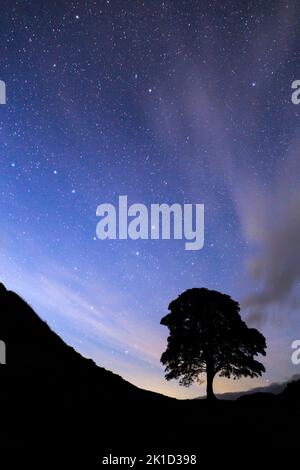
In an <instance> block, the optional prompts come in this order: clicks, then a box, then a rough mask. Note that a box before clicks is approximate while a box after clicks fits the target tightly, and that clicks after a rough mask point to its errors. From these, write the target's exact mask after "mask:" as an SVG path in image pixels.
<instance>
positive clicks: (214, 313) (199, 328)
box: [160, 288, 266, 399]
mask: <svg viewBox="0 0 300 470" xmlns="http://www.w3.org/2000/svg"><path fill="white" fill-rule="evenodd" d="M169 310H170V313H168V314H167V315H166V316H165V317H163V318H162V319H161V322H160V323H161V324H162V325H165V326H167V327H168V328H169V330H170V334H169V337H168V345H167V349H166V351H165V352H164V353H163V354H162V356H161V362H162V364H163V365H165V366H166V368H165V372H166V375H165V377H166V379H167V380H171V379H179V384H180V385H183V386H187V387H188V386H190V385H191V384H192V383H193V381H195V380H199V377H200V374H202V373H206V378H207V399H214V398H215V395H214V392H213V380H214V377H215V376H216V375H217V374H219V375H220V376H221V377H227V378H230V377H233V378H234V379H236V378H240V377H242V376H244V377H258V376H260V375H261V374H262V373H263V372H265V368H264V366H263V364H261V363H260V362H258V361H256V360H255V359H254V357H255V356H257V355H258V354H262V355H263V356H265V355H266V352H265V349H266V340H265V337H264V336H263V335H262V334H261V333H260V332H259V331H257V330H256V329H254V328H248V327H247V325H246V323H245V322H244V321H243V320H242V319H241V317H240V313H239V312H240V306H239V304H238V302H235V301H234V300H233V299H232V298H231V297H230V296H229V295H226V294H222V293H221V292H217V291H213V290H208V289H205V288H201V289H199V288H195V289H189V290H187V291H185V292H183V293H182V294H181V295H180V296H179V297H178V298H177V299H176V300H174V301H172V302H171V303H170V305H169Z"/></svg>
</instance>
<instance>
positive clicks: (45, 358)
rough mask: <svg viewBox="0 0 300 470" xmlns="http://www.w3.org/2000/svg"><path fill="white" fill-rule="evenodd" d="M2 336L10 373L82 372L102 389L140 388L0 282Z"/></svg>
mask: <svg viewBox="0 0 300 470" xmlns="http://www.w3.org/2000/svg"><path fill="white" fill-rule="evenodd" d="M0 339H1V340H3V341H4V342H5V344H6V362H7V366H6V368H8V369H9V371H10V372H11V373H14V372H16V371H17V373H20V372H21V373H22V374H24V373H26V374H30V375H32V374H37V373H38V374H39V375H38V377H41V375H42V376H45V375H46V376H47V377H49V374H51V375H52V376H53V377H55V376H59V377H63V376H65V375H66V376H68V379H70V376H71V375H75V376H76V377H78V374H83V375H85V378H86V380H87V379H89V380H93V381H95V380H96V381H97V384H98V385H99V384H101V386H102V392H103V391H105V390H107V391H108V392H109V393H118V394H119V393H125V392H128V391H130V392H132V393H133V392H137V391H140V390H139V389H138V388H137V387H135V386H133V385H132V384H130V383H128V382H126V381H125V380H124V379H122V378H121V377H120V376H118V375H116V374H113V373H112V372H110V371H108V370H106V369H104V368H102V367H98V366H97V365H96V364H95V363H94V361H92V360H91V359H86V358H84V357H83V356H81V355H80V354H79V353H78V352H77V351H75V350H74V349H73V348H72V347H70V346H68V345H67V344H66V343H65V342H64V341H63V340H62V339H61V338H60V337H59V336H58V335H57V334H56V333H55V332H54V331H52V330H51V328H50V327H49V326H48V325H47V323H46V322H45V321H43V320H41V318H40V317H39V316H38V315H37V314H36V313H35V312H34V310H33V309H32V308H31V307H30V306H29V305H28V304H27V303H26V302H25V301H24V300H23V299H22V298H21V297H20V296H19V295H17V294H16V293H14V292H12V291H8V290H6V288H5V287H4V285H3V284H0ZM141 392H142V391H141ZM143 392H144V391H143Z"/></svg>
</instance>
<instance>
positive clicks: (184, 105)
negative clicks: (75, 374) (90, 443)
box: [0, 0, 300, 397]
mask: <svg viewBox="0 0 300 470" xmlns="http://www.w3.org/2000/svg"><path fill="white" fill-rule="evenodd" d="M299 15H300V5H299V2H296V1H295V2H293V1H288V2H281V1H277V2H275V1H268V0H264V1H255V2H252V1H249V2H245V1H226V2H225V1H224V2H220V1H215V2H206V1H186V0H180V1H176V0H175V1H172V2H171V1H170V2H169V1H152V0H147V1H126V0H125V1H124V0H123V1H118V0H110V1H83V0H82V1H77V2H76V1H51V2H50V1H44V2H41V1H25V0H24V1H19V2H15V1H9V2H8V1H3V2H1V18H0V25H1V27H0V48H1V54H0V79H1V80H4V81H5V82H6V86H7V104H6V105H2V106H0V142H1V145H0V170H1V171H0V217H1V219H0V221H1V224H0V277H1V280H2V281H3V282H4V283H5V284H6V286H7V287H8V288H10V289H12V290H15V291H17V292H18V293H20V294H21V295H22V296H23V297H24V298H25V299H26V300H27V301H28V302H29V303H30V304H31V305H32V306H33V307H34V308H35V309H36V310H37V312H38V313H39V314H40V315H41V316H42V318H44V319H46V321H47V322H48V323H49V325H50V326H51V327H52V328H53V329H54V330H55V331H57V332H58V333H59V334H60V335H61V336H62V337H63V338H64V339H65V340H66V341H67V342H68V343H70V344H72V345H73V346H74V347H75V348H76V349H78V350H79V351H80V352H82V353H83V354H84V355H86V356H88V357H92V358H93V359H95V361H96V362H97V363H98V364H100V365H103V366H105V367H106V368H109V369H111V370H113V371H114V372H117V373H119V374H120V375H122V376H123V377H125V378H126V379H128V380H129V381H131V382H133V383H135V384H137V385H139V386H141V387H144V388H148V389H151V390H155V391H159V392H162V393H165V394H169V395H172V396H177V397H191V396H197V395H199V394H202V393H204V391H205V386H202V388H201V389H200V390H199V386H194V387H191V388H190V389H185V388H181V387H179V386H178V385H177V383H175V382H174V383H172V382H170V383H167V382H165V380H164V371H163V367H162V366H161V365H160V363H159V358H160V356H161V353H162V352H163V351H164V349H165V345H166V337H167V331H166V329H165V328H164V327H162V326H160V324H159V321H160V319H161V317H162V316H163V315H165V314H166V312H167V307H168V304H169V302H170V301H171V300H173V299H174V298H176V297H177V295H179V293H181V292H182V291H184V290H185V289H187V288H190V287H202V286H205V287H208V288H212V289H217V290H220V291H223V292H225V293H228V294H230V295H232V296H233V297H234V298H235V299H236V300H238V301H239V302H240V303H241V305H242V315H243V317H244V318H245V319H246V321H247V322H248V324H250V325H251V326H255V327H258V328H259V329H261V331H262V332H263V333H264V334H265V335H266V337H267V342H268V346H269V347H268V355H267V358H266V361H265V364H266V367H267V374H265V375H264V377H263V378H262V379H259V380H252V381H251V380H248V379H247V380H240V381H237V382H232V381H228V380H225V379H224V380H216V391H231V390H237V389H247V388H249V387H254V386H257V385H261V384H266V383H268V381H280V380H285V379H286V378H287V377H290V376H291V375H293V374H297V373H299V366H298V369H297V367H296V366H293V365H292V364H291V360H290V357H291V342H292V341H293V340H294V339H298V337H300V327H299V323H300V322H299V317H298V313H297V311H299V295H298V294H299V282H300V253H299V246H298V234H299V231H300V187H299V178H300V159H299V150H300V140H299V138H300V135H299V133H298V129H299V120H300V115H299V112H300V105H299V108H298V107H297V106H296V105H293V104H292V103H291V93H292V91H291V83H292V81H293V80H296V79H300V42H299V40H300V33H299V26H298V24H299ZM297 134H298V135H297ZM119 195H128V200H129V203H130V204H132V203H135V202H140V203H144V204H146V205H150V204H151V203H168V204H172V203H174V202H178V203H181V204H183V203H193V204H196V203H204V204H205V246H204V248H203V249H202V250H200V251H185V250H184V242H183V241H178V240H176V241H172V240H171V241H166V240H162V241H157V240H153V241H151V240H140V241H132V240H125V241H124V240H122V241H121V240H116V241H100V240H98V239H97V238H96V233H95V230H96V224H97V222H98V220H99V219H98V218H97V217H96V208H97V206H98V205H99V204H101V203H104V202H110V203H112V204H115V205H117V203H118V197H119Z"/></svg>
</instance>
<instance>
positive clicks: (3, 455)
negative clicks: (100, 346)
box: [0, 286, 300, 469]
mask: <svg viewBox="0 0 300 470" xmlns="http://www.w3.org/2000/svg"><path fill="white" fill-rule="evenodd" d="M0 339H1V340H4V341H5V342H6V345H7V364H6V365H0V402H1V405H2V406H1V424H0V463H1V468H3V469H4V468H5V469H6V468H27V465H28V466H29V468H33V464H35V465H36V466H37V467H38V468H46V467H47V466H48V465H49V464H52V466H51V468H64V467H65V468H72V467H73V466H75V465H76V467H75V468H78V466H79V468H84V469H89V468H103V466H101V459H102V457H103V456H107V455H109V454H110V453H111V454H112V455H116V456H122V455H123V456H124V455H132V456H137V457H138V458H144V459H145V457H146V455H147V454H150V453H155V454H175V455H176V454H191V453H192V454H197V456H198V461H199V464H205V463H206V462H208V463H212V462H213V463H214V464H224V462H225V463H226V462H227V463H228V462H229V461H230V466H231V468H235V467H236V468H240V465H241V461H240V459H239V458H236V455H238V453H244V454H245V455H247V463H249V462H251V459H252V457H253V462H254V463H255V462H256V459H257V455H259V462H260V463H262V462H264V461H265V462H269V458H270V454H272V453H273V452H274V448H275V449H276V452H277V453H279V454H282V455H284V456H285V462H288V457H289V456H290V455H292V453H293V452H294V451H295V449H297V446H298V435H297V434H294V433H291V432H287V429H289V425H290V423H291V422H295V423H296V422H299V421H300V413H299V410H300V407H299V396H300V390H299V382H295V383H291V384H289V386H288V387H287V388H286V390H285V391H284V392H283V393H282V394H280V395H278V396H275V395H271V394H258V395H259V396H256V397H251V396H249V397H244V399H243V400H238V401H236V402H228V401H226V400H224V401H221V400H218V401H216V402H213V403H210V402H207V401H206V400H175V399H171V398H167V397H164V396H162V395H159V394H157V393H152V392H148V391H145V390H141V389H139V388H137V387H135V386H133V385H131V384H129V383H128V382H126V381H125V380H123V379H122V378H121V377H119V376H117V375H115V374H113V373H112V372H109V371H107V370H105V369H103V368H102V367H98V366H96V364H95V363H94V362H93V361H91V360H89V359H86V358H84V357H82V356H81V355H80V354H78V353H77V352H76V351H75V350H74V349H73V348H71V347H69V346H67V345H66V344H65V343H64V341H62V339H60V338H59V337H58V335H57V334H55V333H54V332H53V331H52V330H51V329H50V328H49V327H48V325H47V324H46V323H45V322H43V321H42V320H41V319H40V318H39V317H38V315H37V314H36V313H35V312H34V311H33V310H32V309H31V307H30V306H29V305H28V304H26V302H24V300H22V299H21V298H20V297H19V296H18V295H16V294H15V293H13V292H9V291H6V289H5V288H4V287H3V286H2V287H1V288H0ZM249 446H250V448H251V449H252V450H253V452H252V450H251V452H249ZM216 449H217V452H216ZM254 449H255V451H254ZM228 459H229V460H228ZM5 461H7V462H9V465H5V463H4V462H5ZM16 465H17V466H16ZM139 466H140V468H143V465H142V464H141V465H139ZM139 466H137V468H138V467H139ZM198 466H199V465H198ZM198 466H197V468H198ZM104 468H106V467H104ZM124 468H125V467H124Z"/></svg>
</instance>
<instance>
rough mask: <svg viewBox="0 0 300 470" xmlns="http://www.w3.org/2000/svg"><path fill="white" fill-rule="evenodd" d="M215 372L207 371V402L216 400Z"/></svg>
mask: <svg viewBox="0 0 300 470" xmlns="http://www.w3.org/2000/svg"><path fill="white" fill-rule="evenodd" d="M214 376H215V374H214V372H213V371H212V370H209V369H207V372H206V379H207V381H206V399H207V400H210V401H211V400H216V397H215V394H214V390H213V380H214Z"/></svg>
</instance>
